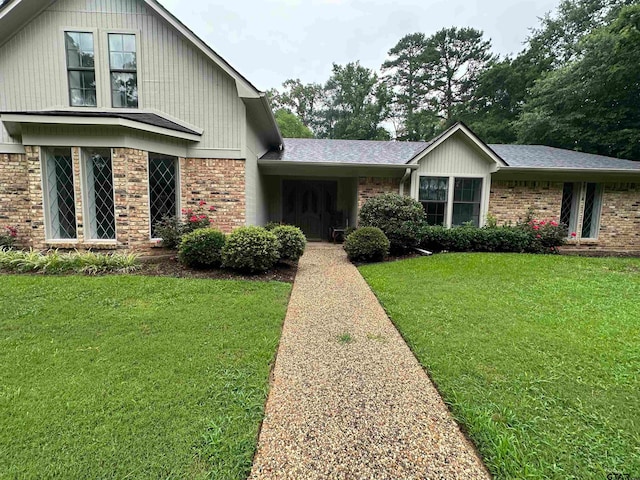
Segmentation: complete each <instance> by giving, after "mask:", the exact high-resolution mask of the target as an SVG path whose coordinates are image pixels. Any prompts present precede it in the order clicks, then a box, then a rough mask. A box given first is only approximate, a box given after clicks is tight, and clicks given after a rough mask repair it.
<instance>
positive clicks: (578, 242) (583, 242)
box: [567, 238, 599, 245]
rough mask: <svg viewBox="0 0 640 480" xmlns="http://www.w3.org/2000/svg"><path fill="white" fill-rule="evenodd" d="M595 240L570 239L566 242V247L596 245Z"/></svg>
mask: <svg viewBox="0 0 640 480" xmlns="http://www.w3.org/2000/svg"><path fill="white" fill-rule="evenodd" d="M598 243H599V240H598V239H597V238H571V239H569V240H567V245H597V244H598Z"/></svg>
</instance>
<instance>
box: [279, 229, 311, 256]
mask: <svg viewBox="0 0 640 480" xmlns="http://www.w3.org/2000/svg"><path fill="white" fill-rule="evenodd" d="M271 233H273V234H274V235H275V236H276V238H277V239H278V241H279V242H280V250H279V255H280V259H283V260H284V259H287V260H298V259H299V258H300V257H301V256H302V254H303V253H304V247H305V246H306V245H307V239H306V237H305V236H304V233H302V230H300V229H299V228H298V227H294V226H292V225H279V226H277V227H275V228H274V229H273V230H271Z"/></svg>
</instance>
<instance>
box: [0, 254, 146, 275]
mask: <svg viewBox="0 0 640 480" xmlns="http://www.w3.org/2000/svg"><path fill="white" fill-rule="evenodd" d="M139 267H140V264H139V262H138V256H137V255H135V254H123V253H110V254H102V253H94V252H91V251H87V252H71V253H60V252H59V251H58V250H50V251H48V252H46V253H41V252H38V251H37V250H29V251H22V250H7V249H5V248H0V270H4V271H9V272H21V273H26V272H33V273H54V274H55V273H69V272H74V273H85V274H90V275H95V274H100V273H130V272H133V271H135V270H137V269H138V268H139Z"/></svg>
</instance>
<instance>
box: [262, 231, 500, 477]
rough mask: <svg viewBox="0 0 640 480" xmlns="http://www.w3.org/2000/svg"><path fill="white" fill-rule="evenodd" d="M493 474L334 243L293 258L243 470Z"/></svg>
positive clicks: (326, 473)
mask: <svg viewBox="0 0 640 480" xmlns="http://www.w3.org/2000/svg"><path fill="white" fill-rule="evenodd" d="M275 478H278V479H284V478H287V479H305V480H306V479H317V478H330V479H356V478H358V479H450V478H460V479H468V478H490V477H489V475H488V473H487V472H486V470H485V468H484V466H483V465H482V462H481V461H480V460H479V459H478V457H477V455H476V453H475V451H474V450H473V448H472V446H471V445H470V444H469V443H468V441H467V440H466V439H465V437H464V436H463V435H462V433H461V432H460V430H459V428H458V426H457V424H456V423H455V422H454V420H453V419H452V418H451V415H450V414H449V411H448V410H447V408H446V406H445V405H444V403H443V402H442V400H441V398H440V396H439V395H438V392H437V391H436V389H435V388H434V386H433V384H432V383H431V381H430V380H429V377H428V376H427V375H426V374H425V373H424V371H423V370H422V367H421V366H420V365H419V364H418V362H417V360H416V359H415V357H414V356H413V354H412V353H411V351H410V350H409V348H408V347H407V345H406V344H405V343H404V341H403V340H402V337H400V335H399V334H398V332H397V331H396V330H395V328H394V326H393V325H392V323H391V321H390V320H389V319H388V317H387V315H386V313H385V312H384V310H383V309H382V307H381V306H380V304H379V303H378V301H377V299H376V298H375V296H374V295H373V293H372V292H371V290H370V289H369V287H368V285H367V283H366V282H365V281H364V279H363V278H362V277H361V276H360V273H359V272H358V270H357V269H356V268H355V267H354V266H353V265H351V263H349V262H348V261H347V258H346V256H345V254H344V251H343V250H342V248H341V246H336V245H328V244H311V245H309V246H308V248H307V251H306V253H305V254H304V256H303V257H302V259H301V261H300V265H299V268H298V275H297V277H296V280H295V282H294V285H293V292H292V295H291V300H290V303H289V309H288V311H287V316H286V319H285V323H284V329H283V333H282V339H281V341H280V348H279V350H278V357H277V360H276V364H275V368H274V372H273V381H272V386H271V392H270V394H269V399H268V401H267V408H266V418H265V420H264V423H263V425H262V431H261V433H260V440H259V444H258V452H257V454H256V457H255V460H254V464H253V470H252V472H251V476H250V479H275Z"/></svg>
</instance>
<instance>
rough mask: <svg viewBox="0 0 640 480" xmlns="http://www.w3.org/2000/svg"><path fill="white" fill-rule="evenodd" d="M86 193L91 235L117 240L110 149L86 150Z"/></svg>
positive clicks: (100, 238) (93, 237) (88, 225)
mask: <svg viewBox="0 0 640 480" xmlns="http://www.w3.org/2000/svg"><path fill="white" fill-rule="evenodd" d="M85 186H86V190H85V192H86V193H85V195H86V202H87V212H86V214H87V217H88V218H87V220H88V222H87V221H86V222H85V226H86V227H88V231H89V237H90V238H91V239H94V240H115V238H116V219H115V204H114V193H113V166H112V164H111V152H110V150H109V149H93V150H87V151H85Z"/></svg>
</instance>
